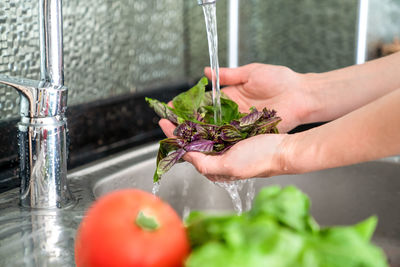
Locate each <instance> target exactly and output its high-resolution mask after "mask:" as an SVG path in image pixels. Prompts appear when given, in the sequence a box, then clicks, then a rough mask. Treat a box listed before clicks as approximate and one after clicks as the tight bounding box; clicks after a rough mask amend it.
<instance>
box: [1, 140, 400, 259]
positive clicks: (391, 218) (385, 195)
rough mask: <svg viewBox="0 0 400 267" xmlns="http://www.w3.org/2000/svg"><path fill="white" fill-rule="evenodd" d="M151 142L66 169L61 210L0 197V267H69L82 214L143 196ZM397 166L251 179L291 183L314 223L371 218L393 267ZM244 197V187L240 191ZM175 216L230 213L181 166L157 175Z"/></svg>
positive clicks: (11, 194) (399, 198) (12, 194)
mask: <svg viewBox="0 0 400 267" xmlns="http://www.w3.org/2000/svg"><path fill="white" fill-rule="evenodd" d="M157 149H158V145H157V144H151V145H146V146H143V147H141V148H136V149H133V150H131V151H127V152H125V153H122V154H119V155H116V156H113V157H111V158H108V159H105V160H102V161H99V162H96V163H95V164H92V165H88V166H85V167H82V168H80V169H77V170H74V171H73V172H71V173H70V174H69V176H68V178H69V182H70V189H71V192H72V194H73V195H74V197H75V199H76V203H75V205H74V206H73V207H70V208H69V209H64V210H34V211H30V210H27V209H24V208H20V207H19V206H18V197H19V192H18V190H12V191H8V192H6V193H3V194H1V195H0V266H74V248H73V243H74V237H75V233H76V229H77V227H78V225H79V223H80V221H81V220H82V218H83V215H84V211H85V210H86V209H87V208H88V207H89V205H90V204H91V203H92V202H93V200H94V199H95V197H99V196H101V195H103V194H106V193H107V192H110V191H112V190H117V189H120V188H127V187H137V188H140V189H143V190H146V191H149V192H151V190H152V188H153V184H152V177H153V172H154V169H155V155H156V152H157ZM399 176H400V164H399V163H396V162H391V161H374V162H368V163H363V164H358V165H353V166H348V167H343V168H335V169H330V170H324V171H320V172H314V173H309V174H303V175H288V176H280V177H273V178H269V179H263V178H259V179H256V181H255V189H256V192H257V191H259V190H260V188H261V187H263V186H268V185H272V184H280V185H282V186H284V185H288V184H294V185H296V186H297V187H299V188H300V189H301V190H303V191H304V192H305V193H307V194H308V195H309V196H310V198H311V201H312V208H311V210H312V214H313V216H314V217H315V218H316V220H317V221H318V222H319V223H320V224H321V225H338V224H339V225H340V224H353V223H355V222H358V221H360V220H363V219H365V218H367V217H369V216H371V215H374V214H375V215H377V216H378V218H379V224H378V228H377V231H376V233H375V235H374V237H373V241H374V242H375V243H376V244H377V245H379V246H380V247H382V248H383V249H384V251H385V252H386V254H387V256H388V258H389V260H390V263H391V266H400V213H399V204H398V203H400V177H399ZM241 194H242V197H244V195H245V194H246V186H244V188H243V189H242V191H241ZM159 195H160V197H161V198H163V199H164V200H166V201H167V202H169V203H170V204H171V205H172V206H173V207H174V208H175V209H176V211H177V212H178V214H180V215H181V216H182V217H184V216H185V215H187V214H188V212H189V211H190V210H198V209H201V210H209V211H212V212H226V211H233V205H232V201H231V199H230V197H229V196H228V194H227V192H226V191H225V190H223V189H222V188H220V187H218V186H215V185H214V184H213V183H211V182H209V181H208V180H207V179H205V178H204V177H202V176H201V175H199V174H198V173H197V172H196V171H195V169H194V168H193V167H192V166H191V165H190V164H187V163H181V164H178V165H176V166H174V167H173V168H172V169H171V170H170V172H168V173H167V174H166V175H165V176H163V178H162V181H161V187H160V191H159Z"/></svg>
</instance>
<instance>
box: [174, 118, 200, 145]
mask: <svg viewBox="0 0 400 267" xmlns="http://www.w3.org/2000/svg"><path fill="white" fill-rule="evenodd" d="M195 132H196V124H195V123H194V122H191V121H185V122H184V123H181V124H179V125H178V126H177V127H176V128H175V130H174V135H176V136H178V137H180V138H182V139H185V140H187V141H191V139H192V135H193V133H195Z"/></svg>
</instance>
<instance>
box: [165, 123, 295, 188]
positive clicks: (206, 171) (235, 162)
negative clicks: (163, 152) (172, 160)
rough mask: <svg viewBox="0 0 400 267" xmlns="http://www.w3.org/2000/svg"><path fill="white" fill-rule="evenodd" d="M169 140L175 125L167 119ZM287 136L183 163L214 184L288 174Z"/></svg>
mask: <svg viewBox="0 0 400 267" xmlns="http://www.w3.org/2000/svg"><path fill="white" fill-rule="evenodd" d="M159 124H160V126H161V128H162V129H163V131H164V133H165V134H166V135H167V136H168V137H174V135H173V131H174V129H175V125H174V124H173V123H171V122H170V121H168V120H166V119H162V120H160V122H159ZM288 136H289V135H287V134H263V135H257V136H254V137H251V138H248V139H245V140H242V141H240V142H238V143H237V144H235V145H234V146H232V147H231V148H230V149H229V150H228V151H226V152H225V153H224V154H222V155H206V154H203V153H200V152H187V153H186V154H185V155H184V157H183V159H184V160H186V161H188V162H190V163H192V164H193V165H194V166H195V167H196V169H197V170H198V171H199V172H200V173H201V174H203V175H204V176H206V177H207V178H208V179H210V180H212V181H231V180H238V179H247V178H253V177H269V176H273V175H278V174H283V173H286V172H287V171H288V167H287V166H286V165H285V164H286V163H285V160H284V158H285V157H284V155H285V151H286V150H287V148H286V145H285V144H286V142H285V140H286V138H287V137H288Z"/></svg>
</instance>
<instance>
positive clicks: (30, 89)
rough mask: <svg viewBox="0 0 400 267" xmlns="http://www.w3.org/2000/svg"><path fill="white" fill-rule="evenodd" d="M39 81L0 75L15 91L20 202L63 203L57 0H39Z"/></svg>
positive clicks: (63, 99)
mask: <svg viewBox="0 0 400 267" xmlns="http://www.w3.org/2000/svg"><path fill="white" fill-rule="evenodd" d="M39 29H40V30H39V36H40V70H41V71H40V78H41V80H40V81H34V80H28V79H20V78H14V77H7V76H5V75H0V83H3V84H6V85H9V86H11V87H13V88H15V89H16V90H17V91H18V92H19V94H20V114H21V120H20V122H19V123H18V144H19V160H20V175H19V176H20V178H21V189H20V193H21V195H20V200H21V205H22V206H24V207H31V208H63V207H66V206H69V205H70V204H71V203H72V202H73V198H72V195H71V194H70V192H69V190H68V185H67V120H66V117H65V112H66V109H67V93H68V90H67V87H65V86H64V70H63V43H62V0H39Z"/></svg>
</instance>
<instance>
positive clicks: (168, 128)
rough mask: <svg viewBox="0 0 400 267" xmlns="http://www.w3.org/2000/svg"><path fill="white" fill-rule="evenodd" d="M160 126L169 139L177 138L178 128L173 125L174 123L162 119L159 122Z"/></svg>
mask: <svg viewBox="0 0 400 267" xmlns="http://www.w3.org/2000/svg"><path fill="white" fill-rule="evenodd" d="M158 125H160V127H161V130H162V131H163V132H164V133H165V135H166V136H167V137H169V138H172V137H176V136H175V135H174V130H175V128H176V126H175V124H173V123H172V122H170V121H169V120H167V119H161V120H160V121H159V122H158Z"/></svg>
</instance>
